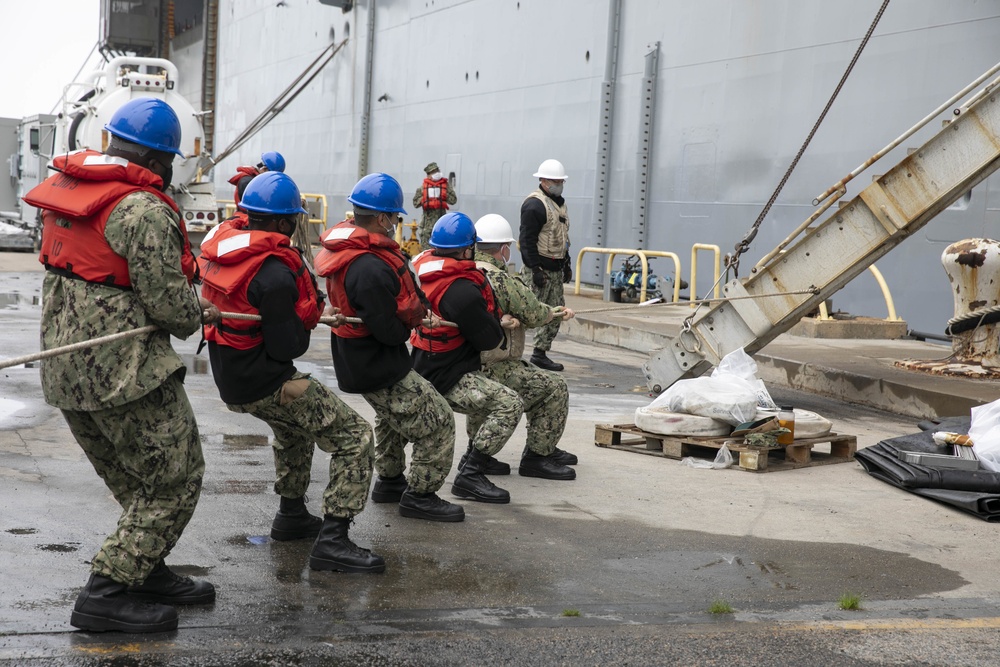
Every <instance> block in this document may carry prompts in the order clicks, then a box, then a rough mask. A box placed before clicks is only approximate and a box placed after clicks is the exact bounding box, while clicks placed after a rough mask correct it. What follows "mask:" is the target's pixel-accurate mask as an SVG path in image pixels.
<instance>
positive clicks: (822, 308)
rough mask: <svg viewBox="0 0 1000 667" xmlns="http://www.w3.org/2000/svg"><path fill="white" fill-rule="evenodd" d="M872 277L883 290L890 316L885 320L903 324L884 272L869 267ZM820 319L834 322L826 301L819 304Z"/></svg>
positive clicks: (874, 267) (873, 266)
mask: <svg viewBox="0 0 1000 667" xmlns="http://www.w3.org/2000/svg"><path fill="white" fill-rule="evenodd" d="M868 270H869V271H871V273H872V275H873V276H875V281H876V282H877V283H878V286H879V287H880V288H881V289H882V297H883V298H884V299H885V307H886V310H888V311H889V316H888V317H886V318H885V321H886V322H902V321H903V320H902V318H900V317H898V316H897V315H896V305H895V304H894V303H893V301H892V294H891V293H890V292H889V284H888V283H887V282H885V278H884V277H883V276H882V272H881V271H879V270H878V268H876V266H875V265H874V264H872V265H871V266H869V267H868ZM819 319H821V320H832V319H833V318H832V317H830V313H829V312H827V309H826V301H823V302H822V303H820V304H819Z"/></svg>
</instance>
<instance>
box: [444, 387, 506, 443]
mask: <svg viewBox="0 0 1000 667" xmlns="http://www.w3.org/2000/svg"><path fill="white" fill-rule="evenodd" d="M444 397H445V399H446V400H447V401H448V404H449V405H450V406H451V407H452V408H453V409H454V410H455V412H459V413H461V414H463V415H465V416H466V420H467V422H468V423H469V424H472V422H473V421H475V423H476V428H475V430H473V429H471V428H468V427H467V429H468V433H469V443H470V445H471V446H472V447H473V448H475V449H478V450H479V451H481V452H483V453H485V454H489V455H490V456H493V455H495V454H496V453H497V452H499V451H500V450H501V449H503V446H504V445H506V444H507V441H508V440H510V436H511V434H512V433H513V432H514V429H515V428H517V423H518V422H519V421H521V415H522V414H523V406H522V404H521V398H520V397H519V396H518V395H517V392H515V391H514V390H513V389H508V388H507V387H505V386H503V385H502V384H500V383H498V382H494V381H493V380H491V379H490V378H488V377H487V376H486V375H485V374H483V373H481V372H476V373H466V374H465V375H463V376H462V378H461V379H460V380H459V381H458V382H457V383H455V386H454V387H452V388H451V389H449V390H448V392H447V393H446V394H445V395H444Z"/></svg>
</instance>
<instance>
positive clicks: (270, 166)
mask: <svg viewBox="0 0 1000 667" xmlns="http://www.w3.org/2000/svg"><path fill="white" fill-rule="evenodd" d="M260 163H261V164H262V165H264V166H265V167H267V170H268V171H282V172H283V171H285V158H284V157H282V155H281V153H279V152H278V151H267V152H266V153H262V154H261V156H260Z"/></svg>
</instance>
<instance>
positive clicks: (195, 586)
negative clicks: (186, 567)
mask: <svg viewBox="0 0 1000 667" xmlns="http://www.w3.org/2000/svg"><path fill="white" fill-rule="evenodd" d="M128 592H129V595H132V596H134V597H137V598H140V599H143V600H150V601H152V602H162V603H164V604H211V603H213V602H215V586H213V585H212V584H210V583H208V582H207V581H197V580H195V579H192V578H191V577H182V576H181V575H179V574H177V573H176V572H174V571H173V570H171V569H170V568H169V567H167V564H166V563H164V562H163V561H162V560H161V561H160V562H159V563H157V564H156V567H155V568H153V571H152V572H150V573H149V576H148V577H146V581H144V582H142V583H141V584H139V585H138V586H129V589H128Z"/></svg>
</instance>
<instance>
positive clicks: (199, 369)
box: [184, 354, 209, 375]
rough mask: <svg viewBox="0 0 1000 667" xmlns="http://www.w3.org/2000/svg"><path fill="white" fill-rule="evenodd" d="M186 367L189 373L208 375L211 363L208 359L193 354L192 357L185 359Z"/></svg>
mask: <svg viewBox="0 0 1000 667" xmlns="http://www.w3.org/2000/svg"><path fill="white" fill-rule="evenodd" d="M184 365H185V366H187V369H188V373H194V374H195V375H207V374H208V368H209V363H208V359H206V358H205V357H202V356H199V355H197V354H192V355H191V356H190V357H188V358H187V359H185V361H184Z"/></svg>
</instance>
